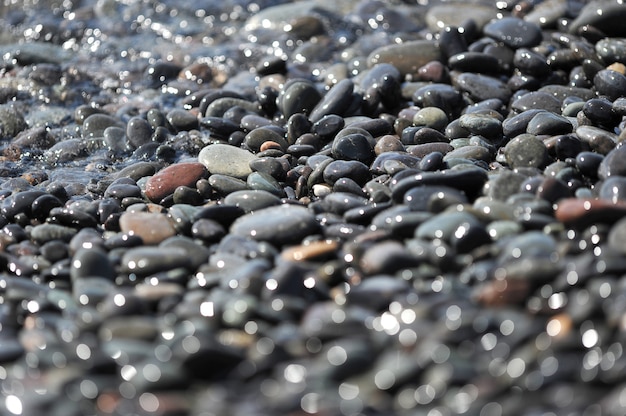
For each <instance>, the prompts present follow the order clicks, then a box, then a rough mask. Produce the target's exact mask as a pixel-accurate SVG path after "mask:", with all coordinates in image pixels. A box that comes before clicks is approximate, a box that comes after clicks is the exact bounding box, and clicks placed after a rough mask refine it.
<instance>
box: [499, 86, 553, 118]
mask: <svg viewBox="0 0 626 416" xmlns="http://www.w3.org/2000/svg"><path fill="white" fill-rule="evenodd" d="M511 108H513V109H514V110H515V111H517V112H520V113H521V112H524V111H528V110H532V109H539V110H546V111H549V112H552V113H555V114H560V113H561V102H560V101H559V100H558V99H557V98H556V97H555V96H554V95H551V94H548V93H547V92H542V91H531V92H529V93H526V94H524V95H522V96H521V97H519V98H518V99H516V100H514V101H513V102H512V103H511Z"/></svg>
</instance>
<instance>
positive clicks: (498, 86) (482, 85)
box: [453, 72, 512, 102]
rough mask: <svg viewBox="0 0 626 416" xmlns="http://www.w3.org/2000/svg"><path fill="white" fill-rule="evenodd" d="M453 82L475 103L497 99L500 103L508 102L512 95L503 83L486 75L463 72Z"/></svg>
mask: <svg viewBox="0 0 626 416" xmlns="http://www.w3.org/2000/svg"><path fill="white" fill-rule="evenodd" d="M453 82H454V84H455V85H456V86H457V87H458V88H459V89H460V90H462V91H465V92H467V93H468V94H469V95H470V96H471V97H472V98H474V99H475V100H477V101H483V100H486V99H489V98H497V99H499V100H500V101H502V102H508V101H509V98H510V97H511V95H512V92H511V90H510V89H509V88H508V87H507V85H506V84H505V83H504V82H502V81H500V80H498V79H496V78H493V77H490V76H487V75H482V74H475V73H471V72H465V73H462V74H460V75H459V76H457V77H456V78H455V79H454V80H453Z"/></svg>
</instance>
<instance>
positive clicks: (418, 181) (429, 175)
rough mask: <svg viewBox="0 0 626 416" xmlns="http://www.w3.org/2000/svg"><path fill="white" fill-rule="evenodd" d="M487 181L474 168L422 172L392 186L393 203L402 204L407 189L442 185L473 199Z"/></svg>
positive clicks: (479, 171) (484, 174)
mask: <svg viewBox="0 0 626 416" xmlns="http://www.w3.org/2000/svg"><path fill="white" fill-rule="evenodd" d="M487 179H488V176H487V173H486V172H485V171H484V170H482V169H480V168H475V167H472V168H469V169H458V170H457V169H447V170H442V171H437V172H423V173H419V174H417V175H412V176H409V177H405V178H402V179H400V180H398V181H397V183H395V184H394V185H393V186H392V196H393V200H394V201H396V202H402V201H403V199H404V195H405V193H406V192H407V191H408V190H409V189H412V188H414V187H417V186H423V185H443V186H448V187H451V188H455V189H458V190H460V191H463V192H464V193H465V194H466V195H467V196H468V198H470V199H474V198H475V197H476V195H477V194H478V193H479V192H480V191H481V190H482V188H483V186H484V184H485V182H486V181H487Z"/></svg>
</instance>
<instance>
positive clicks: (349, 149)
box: [332, 133, 375, 164]
mask: <svg viewBox="0 0 626 416" xmlns="http://www.w3.org/2000/svg"><path fill="white" fill-rule="evenodd" d="M332 153H333V157H334V158H335V159H341V160H356V161H358V162H362V163H365V164H369V163H371V162H372V160H374V156H375V154H374V149H373V146H372V145H371V144H370V141H369V140H368V139H367V137H365V136H364V135H363V134H360V133H352V134H347V135H345V136H341V137H336V138H335V140H333V145H332Z"/></svg>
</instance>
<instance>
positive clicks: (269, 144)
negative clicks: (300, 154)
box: [259, 140, 282, 152]
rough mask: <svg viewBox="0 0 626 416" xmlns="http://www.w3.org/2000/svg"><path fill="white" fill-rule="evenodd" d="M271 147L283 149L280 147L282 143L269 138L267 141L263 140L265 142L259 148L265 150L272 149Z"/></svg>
mask: <svg viewBox="0 0 626 416" xmlns="http://www.w3.org/2000/svg"><path fill="white" fill-rule="evenodd" d="M270 149H277V150H282V149H281V148H280V145H279V144H278V143H276V142H273V141H271V140H268V141H266V142H263V144H262V145H261V147H260V148H259V151H261V152H264V151H266V150H270Z"/></svg>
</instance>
